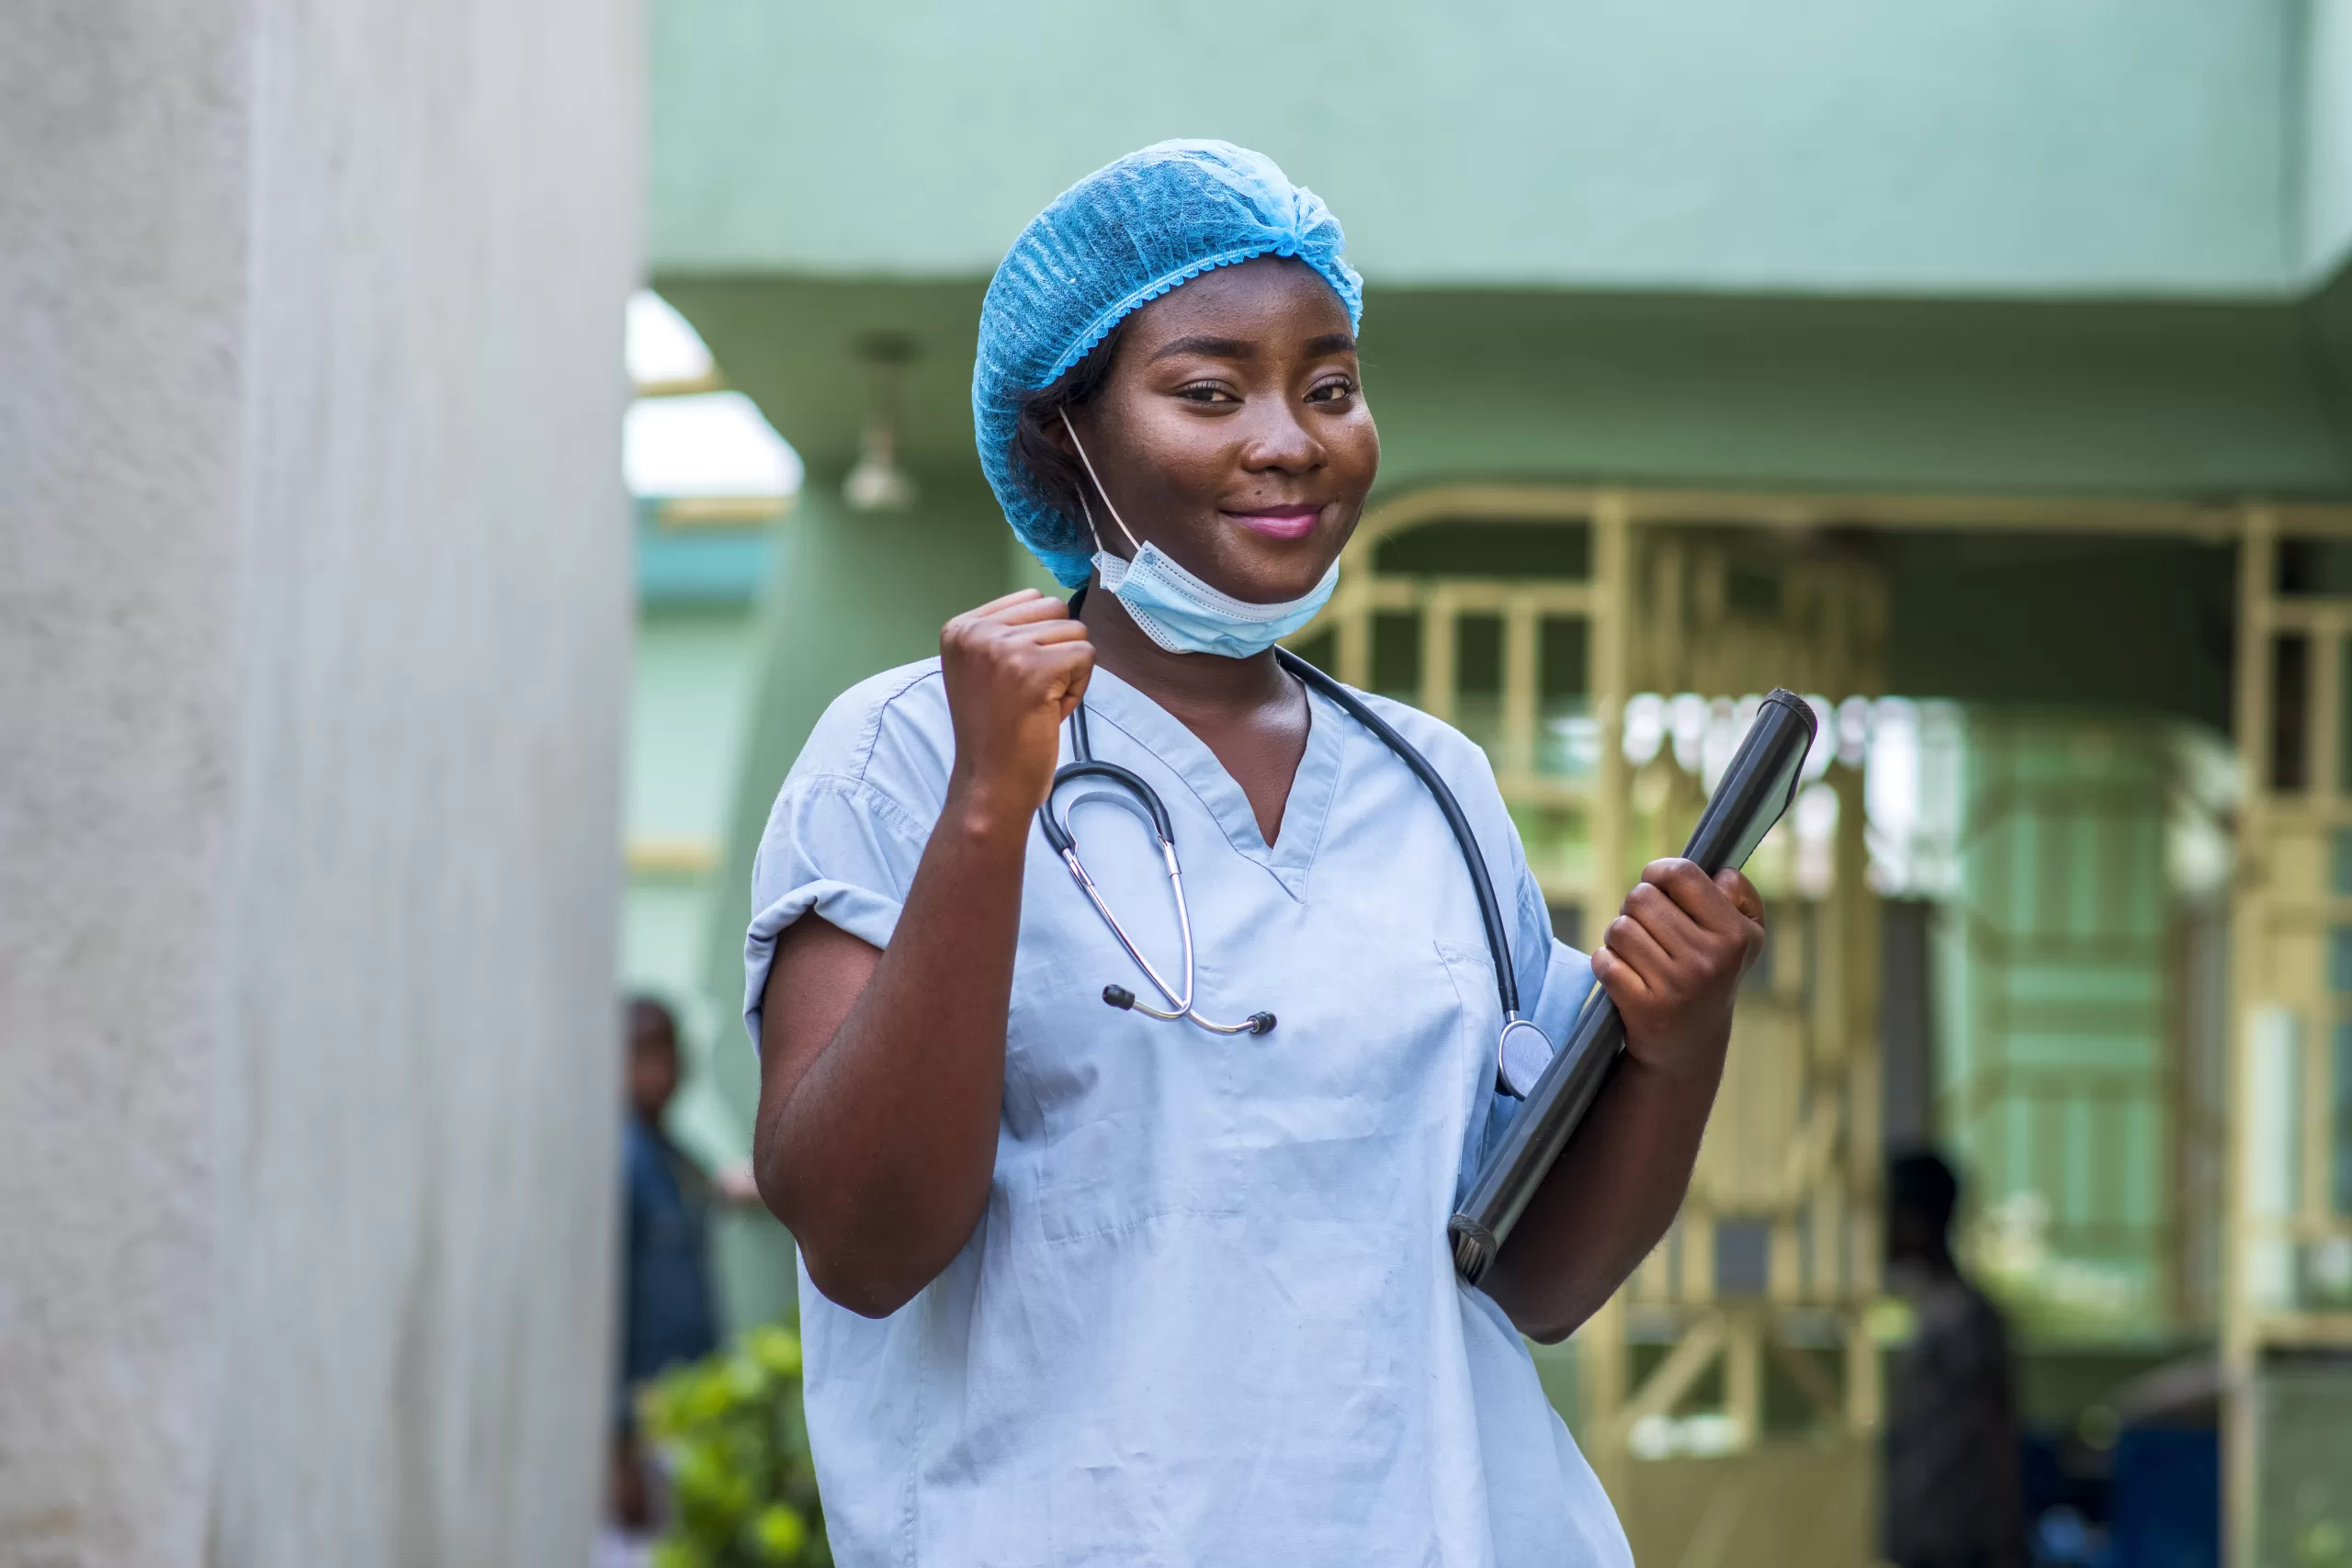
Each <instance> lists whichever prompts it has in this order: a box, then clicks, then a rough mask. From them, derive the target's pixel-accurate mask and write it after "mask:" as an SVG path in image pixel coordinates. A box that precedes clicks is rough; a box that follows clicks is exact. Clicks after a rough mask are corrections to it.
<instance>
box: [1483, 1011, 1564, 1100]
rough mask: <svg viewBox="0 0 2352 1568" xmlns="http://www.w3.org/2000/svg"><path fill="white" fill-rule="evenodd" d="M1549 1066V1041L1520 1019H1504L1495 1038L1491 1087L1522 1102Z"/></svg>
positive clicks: (1550, 1062) (1550, 1055) (1550, 1059)
mask: <svg viewBox="0 0 2352 1568" xmlns="http://www.w3.org/2000/svg"><path fill="white" fill-rule="evenodd" d="M1551 1065H1552V1038H1551V1036H1550V1035H1548V1034H1545V1033H1544V1032H1543V1031H1542V1030H1541V1029H1538V1028H1536V1027H1535V1025H1533V1024H1532V1023H1530V1022H1528V1021H1527V1020H1525V1019H1523V1018H1514V1019H1509V1020H1506V1021H1504V1023H1503V1029H1502V1033H1501V1034H1499V1035H1498V1036H1497V1037H1496V1039H1495V1087H1496V1088H1497V1089H1500V1090H1502V1091H1503V1092H1504V1093H1505V1094H1508V1095H1514V1096H1516V1097H1517V1098H1519V1099H1521V1100H1525V1099H1526V1098H1527V1097H1528V1095H1529V1094H1531V1093H1532V1092H1533V1091H1534V1089H1535V1080H1536V1079H1537V1078H1540V1077H1543V1076H1544V1068H1546V1067H1548V1066H1551Z"/></svg>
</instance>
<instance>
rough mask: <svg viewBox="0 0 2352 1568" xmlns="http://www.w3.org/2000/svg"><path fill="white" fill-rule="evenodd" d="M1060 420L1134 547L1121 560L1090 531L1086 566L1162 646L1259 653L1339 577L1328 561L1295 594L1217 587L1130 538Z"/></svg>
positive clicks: (1072, 432)
mask: <svg viewBox="0 0 2352 1568" xmlns="http://www.w3.org/2000/svg"><path fill="white" fill-rule="evenodd" d="M1062 428H1063V429H1065V430H1069V439H1070V444H1071V445H1072V446H1077V447H1078V460H1079V461H1080V463H1083V464H1085V465H1086V477H1087V478H1088V479H1092V480H1093V481H1094V489H1095V492H1096V493H1097V494H1099V495H1101V496H1102V497H1103V507H1104V509H1105V510H1107V511H1108V512H1109V513H1111V521H1112V522H1114V523H1116V524H1117V525H1119V532H1120V533H1122V534H1125V535H1126V536H1127V543H1128V544H1129V545H1130V546H1132V547H1134V549H1135V558H1134V559H1132V560H1121V559H1120V558H1118V557H1116V556H1114V555H1113V554H1111V552H1110V551H1108V550H1106V549H1104V548H1103V536H1102V534H1101V533H1100V532H1096V533H1095V534H1094V570H1096V571H1098V572H1100V573H1101V574H1102V576H1103V587H1104V588H1106V589H1108V590H1109V591H1110V592H1111V595H1112V597H1114V598H1115V599H1117V600H1118V601H1119V603H1120V604H1124V605H1125V606H1126V607H1127V615H1128V616H1129V617H1130V618H1132V619H1133V620H1134V622H1135V624H1136V626H1139V627H1141V628H1142V630H1143V635H1144V636H1146V637H1149V638H1151V640H1152V641H1154V642H1156V643H1158V644H1159V646H1160V647H1162V648H1164V649H1167V650H1168V651H1169V652H1170V653H1215V654H1219V655H1221V656H1223V657H1224V658H1227V659H1247V658H1249V657H1250V655H1252V654H1256V653H1263V652H1265V651H1266V649H1270V648H1272V647H1273V646H1274V644H1276V643H1278V642H1280V641H1281V640H1282V639H1283V638H1284V637H1288V636H1290V634H1291V633H1293V632H1295V631H1296V630H1298V628H1299V627H1301V626H1305V625H1306V623H1307V622H1309V621H1311V620H1313V619H1314V618H1315V613H1316V612H1317V610H1320V609H1321V608H1323V605H1324V604H1325V602H1326V601H1328V600H1329V598H1330V597H1331V591H1332V590H1333V589H1335V588H1337V587H1338V586H1339V585H1340V563H1339V562H1338V561H1333V562H1332V563H1331V570H1329V571H1327V572H1325V573H1324V574H1323V580H1322V581H1320V582H1317V584H1316V585H1315V586H1314V587H1312V588H1310V589H1308V590H1307V591H1306V592H1305V593H1303V594H1301V595H1299V596H1298V597H1297V598H1295V599H1285V600H1283V602H1282V603H1280V604H1250V603H1249V602H1248V601H1247V600H1242V599H1236V598H1235V597H1233V595H1231V594H1230V593H1222V592H1218V591H1217V590H1216V589H1214V588H1212V587H1210V586H1209V585H1208V584H1207V583H1205V582H1203V581H1201V580H1200V579H1199V578H1197V577H1195V576H1193V574H1192V573H1191V572H1189V571H1186V570H1184V569H1183V568H1182V567H1181V566H1179V565H1177V564H1176V563H1175V561H1173V560H1171V559H1170V558H1169V557H1168V556H1167V555H1166V554H1165V553H1164V552H1162V551H1161V549H1160V548H1159V546H1158V545H1147V544H1142V543H1139V542H1138V541H1137V540H1136V536H1135V534H1134V533H1133V532H1132V531H1131V530H1130V529H1129V528H1128V527H1127V525H1126V520H1125V519H1124V518H1122V517H1121V516H1120V515H1119V509H1118V508H1117V507H1115V506H1113V505H1112V504H1111V493H1110V491H1106V490H1104V489H1103V481H1102V480H1101V479H1096V478H1095V474H1094V464H1093V462H1092V460H1091V459H1090V458H1089V457H1087V455H1086V448H1085V446H1082V445H1080V443H1079V439H1078V432H1077V430H1076V429H1075V428H1073V427H1072V426H1071V425H1070V423H1069V415H1068V414H1064V415H1062ZM1079 505H1080V507H1081V508H1083V509H1084V511H1085V513H1086V526H1087V527H1088V529H1089V530H1093V528H1094V509H1093V507H1092V506H1091V505H1090V504H1089V503H1088V502H1087V500H1086V498H1085V496H1084V495H1083V494H1082V493H1081V494H1080V497H1079Z"/></svg>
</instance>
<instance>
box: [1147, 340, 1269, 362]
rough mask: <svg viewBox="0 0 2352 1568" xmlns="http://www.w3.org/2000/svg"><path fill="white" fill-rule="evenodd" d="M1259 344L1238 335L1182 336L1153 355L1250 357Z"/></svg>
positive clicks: (1159, 357) (1161, 356)
mask: <svg viewBox="0 0 2352 1568" xmlns="http://www.w3.org/2000/svg"><path fill="white" fill-rule="evenodd" d="M1257 352H1258V345H1257V344H1254V343H1244V342H1243V341H1242V340H1241V339H1239V338H1238V337H1180V338H1178V339H1177V340H1176V341H1175V342H1174V343H1171V344H1169V345H1168V346H1167V347H1165V348H1163V349H1161V350H1160V351H1159V353H1157V354H1155V355H1152V358H1154V359H1165V358H1167V357H1168V356H1169V355H1171V354H1198V355H1204V356H1206V357H1207V358H1210V359H1249V358H1252V357H1254V356H1255V355H1256V354H1257Z"/></svg>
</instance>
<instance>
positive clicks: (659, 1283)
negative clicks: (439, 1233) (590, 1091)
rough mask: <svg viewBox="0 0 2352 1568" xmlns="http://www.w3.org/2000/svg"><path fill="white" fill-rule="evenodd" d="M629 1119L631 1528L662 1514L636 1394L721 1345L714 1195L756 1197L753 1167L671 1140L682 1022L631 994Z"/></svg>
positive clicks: (627, 1457) (624, 1348) (624, 1509)
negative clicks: (712, 1250)
mask: <svg viewBox="0 0 2352 1568" xmlns="http://www.w3.org/2000/svg"><path fill="white" fill-rule="evenodd" d="M627 1027H628V1056H627V1064H626V1070H625V1076H624V1080H623V1081H624V1084H625V1086H626V1089H627V1097H628V1114H627V1116H626V1117H625V1118H624V1120H623V1122H622V1125H621V1183H622V1194H623V1203H624V1213H625V1222H624V1223H625V1231H624V1237H623V1243H622V1254H621V1256H622V1276H621V1365H620V1378H619V1382H618V1385H617V1387H616V1393H615V1400H616V1409H615V1412H614V1417H615V1419H614V1430H613V1468H612V1479H611V1488H612V1495H611V1502H610V1506H611V1512H612V1518H613V1522H614V1523H615V1524H616V1525H618V1526H619V1527H620V1528H621V1529H623V1530H625V1531H628V1532H632V1533H641V1532H643V1531H646V1530H648V1529H651V1528H652V1526H653V1524H654V1523H655V1519H654V1512H655V1510H654V1507H653V1503H652V1488H651V1484H650V1483H651V1477H650V1473H649V1471H648V1466H647V1464H646V1462H645V1455H644V1453H643V1450H642V1449H641V1446H640V1445H639V1442H638V1438H637V1421H636V1405H637V1397H638V1395H639V1393H640V1392H641V1391H642V1390H643V1388H644V1387H645V1385H646V1384H647V1383H648V1382H650V1381H652V1380H653V1379H654V1378H656V1377H658V1376H660V1375H661V1374H662V1372H664V1371H668V1370H669V1369H670V1368H672V1367H674V1366H679V1365H682V1364H684V1363H685V1362H688V1361H697V1360H700V1359H702V1358H703V1357H705V1356H707V1355H709V1354H710V1353H711V1352H712V1351H713V1350H716V1349H717V1348H718V1305H717V1298H716V1295H715V1293H714V1292H713V1291H712V1288H711V1278H710V1257H709V1229H710V1210H711V1206H712V1204H713V1203H714V1202H730V1203H745V1202H756V1201H758V1199H759V1193H758V1190H757V1188H756V1187H755V1186H754V1185H753V1184H752V1179H751V1172H750V1168H748V1167H743V1168H736V1169H730V1170H721V1171H719V1172H718V1173H717V1175H716V1176H713V1175H710V1174H707V1173H706V1172H705V1171H704V1170H703V1169H702V1168H701V1167H700V1166H698V1165H696V1164H695V1161H694V1159H693V1157H692V1156H689V1155H687V1154H686V1152H685V1151H684V1150H683V1149H681V1148H680V1147H679V1146H678V1145H677V1144H676V1143H674V1142H673V1141H672V1139H671V1137H670V1134H668V1133H667V1132H666V1131H664V1130H663V1128H662V1112H663V1111H665V1110H667V1109H668V1108H669V1104H670V1101H671V1100H672V1098H673V1096H675V1095H676V1093H677V1091H678V1083H679V1080H680V1078H681V1077H683V1069H682V1067H681V1065H680V1057H679V1053H678V1023H677V1020H676V1018H675V1017H674V1016H673V1014H672V1013H671V1011H670V1010H669V1009H668V1008H667V1007H665V1006H664V1005H662V1003H661V1002H659V1001H656V1000H654V999H653V998H650V997H637V998H631V999H630V1001H629V1003H628V1010H627Z"/></svg>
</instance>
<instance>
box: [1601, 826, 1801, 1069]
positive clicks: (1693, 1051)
mask: <svg viewBox="0 0 2352 1568" xmlns="http://www.w3.org/2000/svg"><path fill="white" fill-rule="evenodd" d="M1763 951H1764V900H1763V899H1762V898H1760V897H1758V896H1757V892H1756V888H1755V885H1754V884H1752V883H1750V882H1749V881H1748V880H1747V877H1745V876H1743V875H1741V874H1739V873H1738V872H1736V871H1724V872H1719V873H1718V874H1716V875H1715V876H1714V877H1713V879H1710V878H1709V877H1708V875H1707V874H1706V873H1705V872H1703V871H1701V870H1700V869H1699V868H1698V867H1697V866H1696V865H1693V864H1692V863H1691V862H1689V861H1687V860H1657V861H1652V862H1650V863H1649V864H1648V865H1646V866H1644V867H1643V868H1642V880H1641V881H1640V883H1639V884H1637V885H1636V886H1634V890H1633V892H1631V893H1629V894H1627V895H1626V896H1625V909H1624V913H1623V914H1621V915H1619V916H1618V917H1617V918H1616V919H1613V920H1611V921H1610V922H1609V930H1608V931H1606V932H1604V933H1603V936H1602V945H1601V947H1600V949H1599V950H1598V951H1597V952H1595V953H1593V955H1592V973H1593V978H1595V979H1596V980H1598V981H1600V986H1601V988H1602V989H1603V990H1605V991H1607V992H1608V993H1609V998H1610V999H1611V1001H1613V1002H1615V1003H1616V1004H1617V1011H1618V1014H1619V1016H1620V1017H1622V1018H1623V1019H1624V1021H1625V1050H1626V1052H1627V1054H1628V1055H1631V1056H1633V1057H1634V1059H1635V1060H1636V1061H1638V1062H1640V1063H1641V1064H1642V1065H1644V1066H1649V1067H1654V1068H1657V1070H1659V1071H1661V1072H1663V1073H1666V1074H1668V1075H1670V1076H1673V1077H1687V1076H1690V1075H1693V1074H1700V1075H1703V1076H1704V1077H1706V1079H1707V1080H1708V1082H1709V1083H1710V1084H1711V1085H1712V1083H1713V1080H1714V1077H1715V1075H1716V1074H1717V1073H1719V1072H1720V1071H1721V1070H1722V1066H1723V1054H1724V1044H1725V1043H1726V1042H1727V1041H1728V1040H1729V1039H1730V1036H1731V1009H1732V1002H1733V1000H1734V999H1735V998H1736V996H1737V995H1738V992H1739V981H1740V976H1743V975H1745V974H1747V967H1748V965H1749V964H1753V963H1755V962H1756V956H1757V954H1758V953H1761V952H1763Z"/></svg>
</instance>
